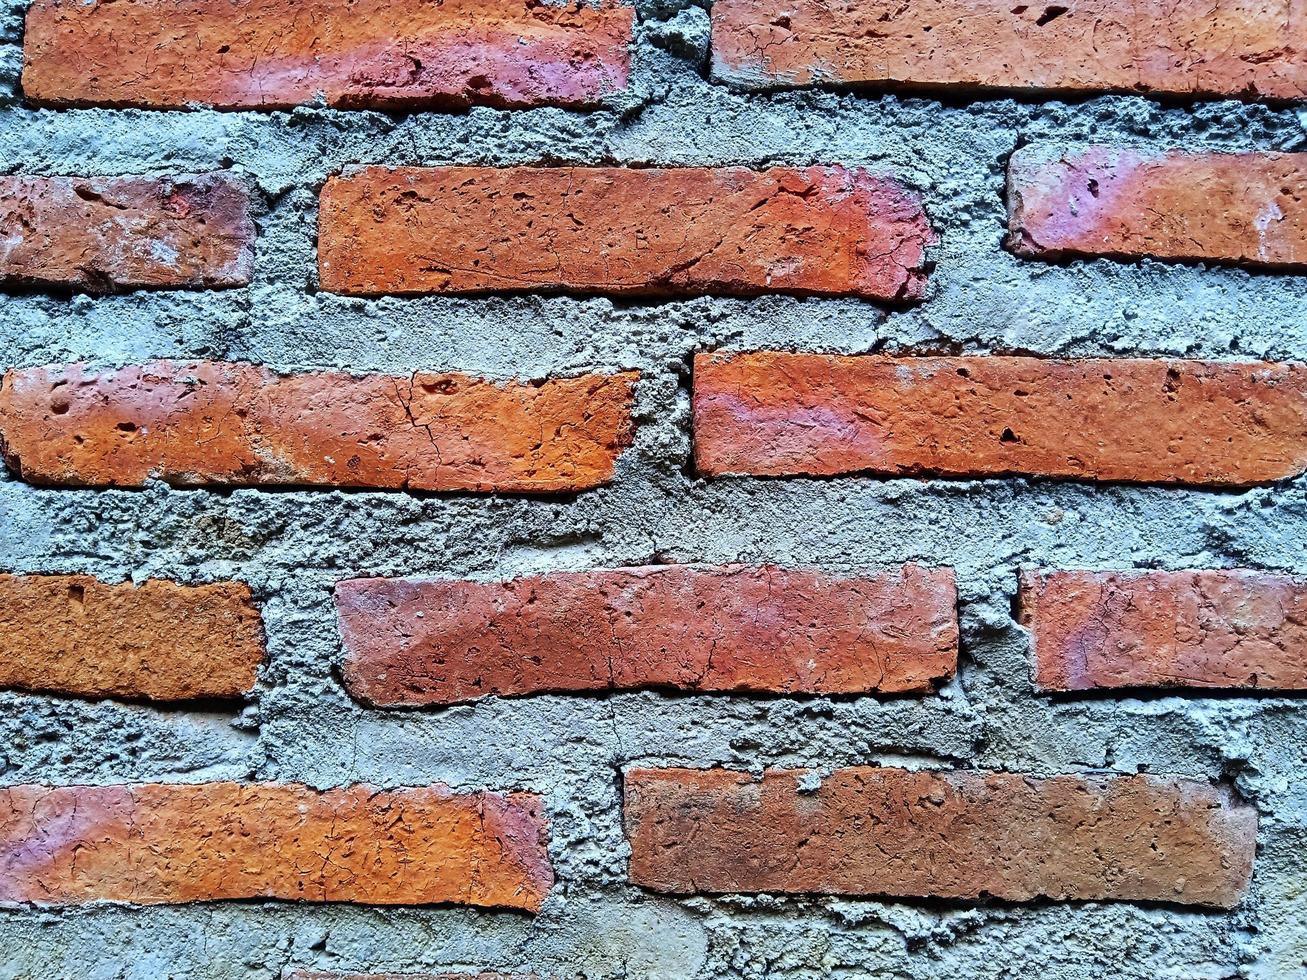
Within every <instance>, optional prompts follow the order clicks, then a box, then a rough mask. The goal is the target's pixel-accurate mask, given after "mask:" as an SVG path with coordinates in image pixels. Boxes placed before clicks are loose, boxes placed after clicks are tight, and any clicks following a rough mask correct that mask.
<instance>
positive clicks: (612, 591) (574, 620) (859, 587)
mask: <svg viewBox="0 0 1307 980" xmlns="http://www.w3.org/2000/svg"><path fill="white" fill-rule="evenodd" d="M954 602H955V587H954V584H953V576H952V573H951V572H948V571H934V570H926V569H921V568H915V567H913V568H905V569H903V570H901V571H897V572H887V573H884V574H880V575H864V576H830V575H822V574H818V573H814V572H806V571H801V570H786V569H779V568H726V569H689V568H674V567H657V568H639V569H629V570H617V571H610V572H580V573H573V574H555V575H544V576H532V577H529V578H522V579H517V580H514V581H511V582H502V583H501V582H494V583H486V582H429V581H428V582H418V581H403V580H394V579H362V580H356V581H352V582H342V583H341V584H340V585H338V586H337V587H336V605H337V608H338V609H339V611H340V617H341V631H342V633H343V637H344V641H345V648H346V657H345V685H346V687H348V688H349V689H350V691H351V692H353V693H354V694H355V695H357V696H359V697H361V698H363V699H364V700H366V701H368V702H369V703H372V704H376V705H386V706H395V705H405V706H415V705H423V704H453V703H457V702H460V701H470V700H474V699H476V698H480V697H484V696H486V695H491V694H499V695H523V694H534V693H540V692H549V691H604V690H634V689H639V688H644V687H667V688H674V689H677V690H685V691H718V692H730V691H735V692H757V693H763V694H789V693H805V694H854V693H868V692H876V691H880V692H886V693H901V692H916V693H924V692H927V691H929V690H931V688H932V685H933V684H934V683H935V682H936V681H938V680H941V679H943V678H947V677H950V676H952V674H953V672H954V670H955V669H956V666H957V619H956V614H955V612H954Z"/></svg>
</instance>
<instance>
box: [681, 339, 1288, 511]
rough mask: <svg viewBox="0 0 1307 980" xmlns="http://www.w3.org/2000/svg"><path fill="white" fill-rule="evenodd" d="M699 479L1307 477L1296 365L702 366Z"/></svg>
mask: <svg viewBox="0 0 1307 980" xmlns="http://www.w3.org/2000/svg"><path fill="white" fill-rule="evenodd" d="M694 454H695V461H696V464H697V466H698V469H699V471H700V472H701V473H704V474H707V475H709V476H718V475H722V474H732V473H734V474H754V475H760V476H786V475H812V476H819V475H820V476H824V475H833V474H842V473H872V474H876V475H881V476H913V475H939V476H951V477H968V478H980V477H998V476H1013V475H1026V476H1050V477H1070V478H1076V479H1085V480H1119V481H1128V482H1146V483H1169V484H1191V485H1207V486H1230V487H1238V486H1249V485H1255V484H1262V483H1268V482H1271V481H1274V480H1279V479H1283V478H1285V477H1290V476H1295V475H1297V474H1298V473H1301V472H1302V471H1303V470H1304V468H1307V370H1304V369H1303V367H1302V366H1301V365H1288V364H1264V363H1219V362H1207V361H1163V360H1157V361H1151V360H1127V359H1120V360H1080V361H1052V360H1041V359H1039V358H1031V357H917V358H893V357H878V356H854V357H840V356H831V355H822V354H788V353H758V354H701V355H699V356H697V357H696V358H695V362H694Z"/></svg>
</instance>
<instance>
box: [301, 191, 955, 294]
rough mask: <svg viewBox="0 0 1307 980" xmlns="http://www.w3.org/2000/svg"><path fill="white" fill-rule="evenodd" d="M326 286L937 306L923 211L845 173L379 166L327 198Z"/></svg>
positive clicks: (902, 195) (912, 200)
mask: <svg viewBox="0 0 1307 980" xmlns="http://www.w3.org/2000/svg"><path fill="white" fill-rule="evenodd" d="M320 215H321V216H320V228H319V242H320V244H319V274H320V279H321V282H322V287H323V288H324V289H326V290H329V291H332V292H337V293H346V294H350V295H360V296H375V295H385V294H398V295H410V294H421V293H459V294H465V293H471V294H476V293H487V292H521V291H545V292H571V293H582V294H587V293H599V294H606V295H619V296H622V295H633V296H684V295H696V294H705V293H720V294H730V295H757V294H761V293H767V292H790V293H800V294H813V295H822V296H855V297H862V298H865V299H876V300H885V301H907V300H914V299H919V298H921V296H922V295H923V292H924V289H925V285H926V277H927V268H928V263H927V259H926V249H927V247H928V246H930V245H931V244H933V243H934V242H935V234H934V232H933V231H932V230H931V227H930V224H929V222H928V221H927V219H926V215H925V212H924V211H923V210H922V206H921V203H920V201H919V200H918V199H917V197H916V196H915V195H914V194H912V193H910V192H909V191H907V190H906V189H905V188H903V187H902V186H901V185H899V184H898V183H897V182H895V181H894V180H892V179H889V178H885V177H877V176H872V175H871V174H869V173H868V172H867V171H865V170H861V169H851V168H845V167H838V166H832V167H805V168H774V169H771V170H765V171H755V170H748V169H745V168H743V167H725V168H720V169H707V168H697V167H695V168H677V169H628V168H620V167H563V168H544V167H515V168H484V167H431V168H418V167H403V168H395V169H391V168H386V167H367V168H363V169H361V170H358V171H355V172H353V173H350V174H348V175H346V176H342V177H334V178H332V179H330V180H329V181H328V182H327V185H326V187H325V189H324V190H323V192H322V206H321V212H320Z"/></svg>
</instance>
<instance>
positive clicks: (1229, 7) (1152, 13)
mask: <svg viewBox="0 0 1307 980" xmlns="http://www.w3.org/2000/svg"><path fill="white" fill-rule="evenodd" d="M1304 33H1307V14H1304V11H1303V10H1302V9H1301V8H1299V7H1297V6H1291V7H1288V8H1285V7H1283V6H1277V7H1275V8H1274V9H1272V8H1271V7H1270V6H1269V5H1267V4H1266V3H1264V2H1261V0H1227V2H1223V3H1221V4H1219V5H1218V4H1212V3H1205V2H1197V0H1179V2H1176V0H1146V2H1140V0H1078V2H1076V3H1074V4H1070V3H1065V4H1049V3H1032V4H1024V3H1021V4H1016V3H977V2H976V0H915V2H912V3H903V2H901V0H857V2H839V3H832V2H830V0H714V3H713V5H712V47H713V75H714V76H715V77H716V78H717V79H718V80H720V81H725V82H729V83H731V84H733V85H737V86H741V87H744V88H789V87H795V86H807V85H816V84H823V83H824V84H835V85H860V84H870V85H875V86H880V87H888V88H897V89H908V90H916V89H929V90H938V89H944V90H946V91H951V90H956V91H957V92H958V93H960V94H966V93H968V92H971V91H975V92H977V93H983V92H1018V91H1021V90H1035V91H1039V92H1043V93H1046V94H1059V95H1062V94H1080V93H1083V94H1088V93H1093V92H1124V93H1143V94H1158V95H1181V96H1198V97H1233V98H1252V99H1255V98H1263V99H1301V98H1304V97H1307V64H1304V62H1303V59H1302V58H1301V57H1300V56H1299V55H1298V41H1299V39H1300V38H1302V37H1303V36H1304Z"/></svg>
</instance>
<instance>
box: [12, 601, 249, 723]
mask: <svg viewBox="0 0 1307 980" xmlns="http://www.w3.org/2000/svg"><path fill="white" fill-rule="evenodd" d="M262 659H263V629H262V623H261V618H260V614H259V610H258V609H257V608H256V607H255V605H254V603H253V600H252V599H251V597H250V590H249V588H248V587H247V586H245V585H242V584H240V583H237V582H221V583H218V584H214V585H199V586H183V585H177V584H176V583H173V582H162V581H148V582H144V583H142V584H141V585H139V586H137V585H133V584H132V583H130V582H126V583H123V584H121V585H107V584H105V583H103V582H100V581H98V580H97V579H94V578H92V577H91V576H89V575H0V688H12V689H18V690H26V691H45V692H56V693H60V694H74V695H79V696H83V697H116V698H140V699H148V700H155V701H181V700H187V699H195V698H237V697H240V696H242V695H243V694H246V693H247V692H248V691H249V690H250V689H251V688H252V687H253V686H254V680H255V674H256V672H257V670H258V666H259V663H260V661H261V660H262Z"/></svg>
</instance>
